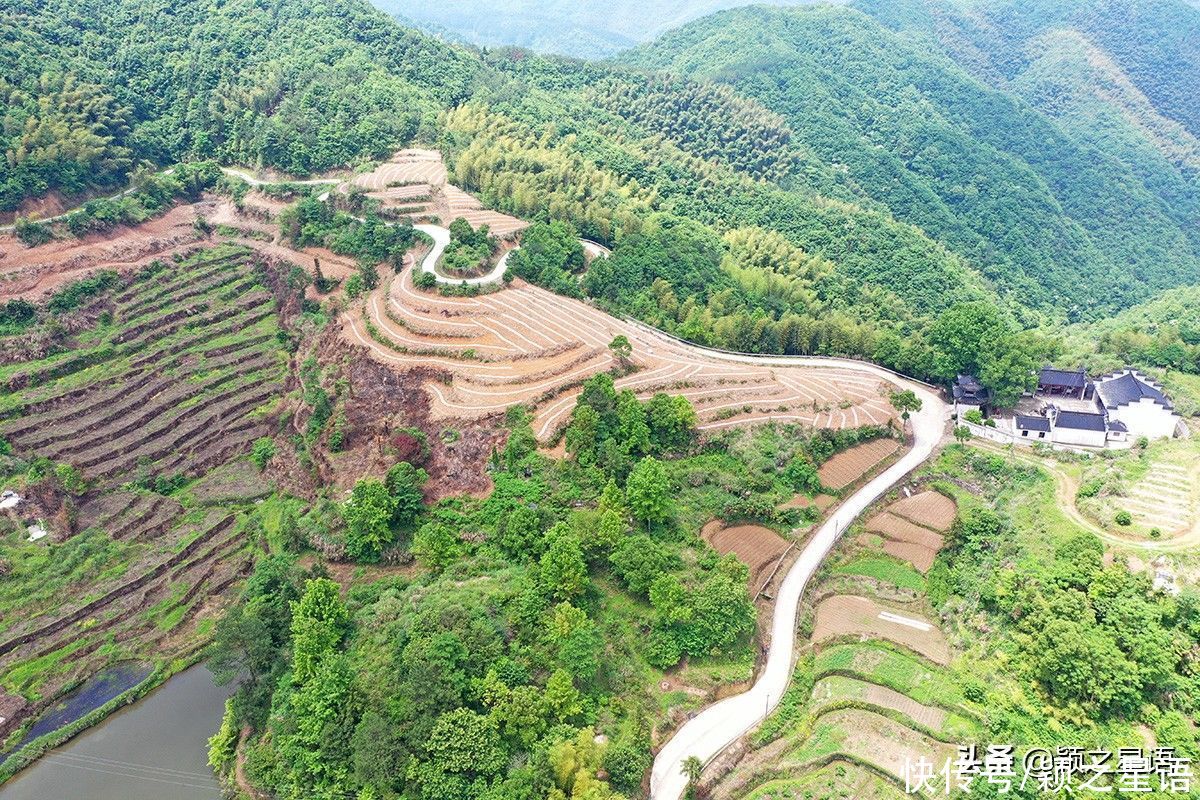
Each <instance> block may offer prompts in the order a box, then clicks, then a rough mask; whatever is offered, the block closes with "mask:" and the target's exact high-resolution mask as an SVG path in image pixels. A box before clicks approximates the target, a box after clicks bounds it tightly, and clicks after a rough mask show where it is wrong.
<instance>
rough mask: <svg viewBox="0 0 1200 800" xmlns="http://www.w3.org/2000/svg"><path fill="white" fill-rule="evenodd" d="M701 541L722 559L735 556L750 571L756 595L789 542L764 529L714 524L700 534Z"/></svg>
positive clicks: (752, 526)
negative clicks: (723, 556)
mask: <svg viewBox="0 0 1200 800" xmlns="http://www.w3.org/2000/svg"><path fill="white" fill-rule="evenodd" d="M700 535H701V537H703V539H704V541H706V542H708V543H709V544H710V545H711V546H712V548H713V549H714V550H716V551H717V552H718V553H720V554H721V555H727V554H729V553H733V554H734V555H735V556H737V557H738V559H739V560H740V561H741V562H742V563H744V564H745V565H746V566H748V567H750V576H749V577H750V591H751V592H755V591H757V590H758V589H759V588H760V587H761V586H762V584H763V583H764V582H765V581H766V579H767V578H768V576H770V574H771V571H772V570H774V569H775V566H776V565H777V564H778V563H779V557H780V556H782V555H783V554H784V552H785V551H787V549H788V541H787V540H786V539H784V538H783V537H782V536H780V535H779V534H778V533H776V532H775V531H773V530H771V529H770V528H764V527H762V526H761V525H735V526H733V527H731V528H725V527H722V526H721V523H720V522H719V521H717V520H713V521H712V522H709V523H708V524H707V525H705V526H704V528H703V529H701V531H700Z"/></svg>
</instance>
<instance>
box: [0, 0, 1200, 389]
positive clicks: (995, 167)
mask: <svg viewBox="0 0 1200 800" xmlns="http://www.w3.org/2000/svg"><path fill="white" fill-rule="evenodd" d="M1161 4H1162V5H1163V9H1164V13H1166V11H1169V12H1170V15H1171V18H1172V19H1174V20H1176V21H1177V23H1178V26H1177V27H1178V30H1180V31H1189V30H1195V27H1196V25H1197V20H1196V17H1200V12H1196V11H1195V10H1194V9H1192V8H1190V7H1177V6H1175V5H1172V4H1171V3H1170V0H1161ZM172 8H173V12H172V13H171V14H165V13H160V12H159V9H157V8H155V7H154V5H153V3H145V2H133V1H132V0H105V1H104V2H91V3H87V4H84V5H75V4H73V5H70V6H68V5H60V4H55V3H51V4H48V5H34V4H21V3H16V4H13V6H12V11H13V12H14V15H13V17H12V18H13V19H14V20H18V21H19V23H20V24H17V25H14V26H12V28H13V33H12V36H9V37H5V38H4V39H3V40H2V41H0V60H2V61H3V62H4V63H5V64H6V65H9V64H11V69H6V71H5V78H4V82H3V84H2V85H3V88H4V92H5V98H6V101H7V103H6V107H5V111H4V114H5V124H4V126H3V129H2V132H0V137H3V138H4V141H3V142H0V144H3V146H4V149H5V151H6V153H7V159H6V162H5V164H4V165H3V173H2V174H0V207H3V208H5V209H9V210H12V209H14V208H17V207H19V205H20V203H21V202H22V201H23V199H25V198H27V197H37V196H40V195H42V194H44V193H46V192H48V191H58V192H60V193H63V194H65V195H67V196H75V195H80V194H84V193H87V192H99V191H104V190H106V189H111V188H112V187H115V186H117V185H122V184H124V182H125V181H126V180H127V178H128V176H129V175H130V173H131V171H133V170H136V169H139V168H142V167H145V166H150V165H162V164H166V163H168V162H172V163H173V162H175V161H178V160H182V159H202V158H215V159H218V160H224V161H229V162H236V163H242V164H247V165H250V166H265V167H274V168H277V169H280V170H283V171H285V172H289V173H293V174H296V175H306V174H310V173H312V172H318V171H323V170H328V169H332V168H335V167H339V166H344V165H348V164H349V165H353V164H356V163H359V162H362V161H365V160H368V159H372V158H378V157H381V156H384V155H386V154H387V153H388V152H390V151H391V150H392V149H393V148H394V147H396V146H398V145H400V144H403V143H406V142H409V141H413V140H421V141H425V142H429V143H433V144H436V145H437V146H439V147H441V148H442V149H443V151H444V152H445V154H446V155H447V158H448V161H449V163H450V165H451V169H452V177H453V179H454V180H456V181H457V182H458V183H459V184H461V185H462V186H463V187H464V188H467V189H469V190H471V191H474V192H476V193H478V194H479V195H481V197H482V198H483V199H484V200H485V201H486V202H487V203H488V204H489V205H491V206H494V207H496V208H499V209H501V210H505V211H509V212H512V213H514V214H517V215H519V216H524V217H526V218H530V219H535V220H539V221H545V222H549V221H551V220H557V221H561V222H564V223H567V224H569V225H571V226H573V227H574V228H576V229H577V230H578V231H579V232H580V233H581V234H582V235H584V236H587V237H590V238H593V239H596V240H598V241H601V242H604V243H607V244H610V245H615V249H616V254H615V255H614V258H613V260H612V263H611V265H609V267H610V268H611V271H610V272H608V273H605V271H604V269H602V270H600V273H599V275H600V277H597V278H594V279H592V280H590V281H589V282H588V284H587V285H585V286H584V287H583V288H584V291H586V292H587V293H588V294H590V295H592V296H593V297H596V298H597V299H599V300H601V301H603V302H605V303H606V304H608V305H609V306H610V307H611V308H613V309H614V310H617V311H621V312H625V313H633V314H636V315H638V316H641V317H643V318H645V319H647V320H648V321H651V322H653V323H655V324H658V325H662V326H664V327H667V328H669V329H671V330H673V331H675V332H676V333H680V334H681V335H684V336H689V337H691V338H695V339H697V340H699V341H702V342H704V343H707V344H716V345H721V346H731V347H737V348H739V349H747V350H752V351H762V352H787V353H822V354H838V355H854V356H864V357H868V358H872V359H875V360H878V361H881V362H883V363H885V364H887V365H889V366H892V367H896V368H898V369H901V370H903V371H905V372H908V373H910V374H913V375H915V376H918V377H926V378H929V377H933V378H943V377H944V375H943V374H942V373H943V372H944V371H943V370H938V369H937V368H936V367H935V366H934V364H933V361H934V357H935V355H936V354H935V353H933V352H932V350H931V349H930V347H929V344H928V342H927V337H928V334H929V331H930V329H931V326H932V325H933V323H934V321H935V320H936V319H937V317H938V316H939V315H941V314H943V313H945V312H947V311H948V310H949V309H951V308H952V307H953V306H955V305H956V304H963V303H973V302H977V301H986V302H989V303H991V304H993V305H994V306H995V307H996V308H998V309H999V310H1000V313H1001V314H1002V316H1004V317H1006V318H1007V323H1006V324H1007V325H1009V326H1010V327H1012V328H1014V329H1030V328H1037V327H1043V326H1046V327H1049V328H1050V329H1053V328H1054V327H1056V326H1058V325H1060V324H1061V323H1062V322H1066V321H1088V320H1092V319H1097V318H1100V317H1102V316H1104V315H1106V314H1108V313H1110V312H1112V311H1114V310H1118V309H1121V308H1125V307H1128V306H1131V305H1133V304H1135V303H1138V302H1140V301H1142V300H1146V299H1148V298H1150V297H1151V296H1153V295H1154V294H1155V293H1157V292H1158V291H1161V290H1164V289H1170V288H1173V287H1175V286H1180V285H1188V284H1195V283H1197V280H1198V279H1200V256H1198V253H1200V226H1197V225H1195V224H1194V222H1195V219H1196V218H1197V214H1198V213H1200V178H1198V175H1200V173H1198V172H1197V170H1198V165H1200V146H1197V144H1196V138H1195V134H1194V132H1193V131H1192V130H1191V129H1190V127H1189V126H1190V125H1192V122H1191V121H1189V117H1188V114H1189V110H1188V109H1187V108H1184V107H1183V106H1182V105H1181V104H1180V103H1179V102H1176V100H1174V99H1172V98H1175V97H1176V94H1178V89H1177V88H1172V86H1175V83H1171V82H1170V81H1166V80H1159V79H1155V78H1154V77H1153V73H1154V68H1155V66H1156V65H1159V64H1160V62H1162V61H1163V60H1164V58H1165V56H1163V52H1164V51H1163V47H1162V45H1161V43H1158V42H1157V41H1156V40H1153V37H1152V36H1151V35H1150V33H1148V32H1147V31H1151V30H1153V27H1154V26H1153V25H1151V23H1150V22H1149V21H1148V20H1145V21H1143V22H1142V23H1141V24H1140V25H1139V26H1138V27H1137V29H1136V30H1133V31H1130V32H1129V33H1128V34H1127V35H1126V36H1125V37H1124V38H1120V39H1119V40H1114V39H1113V38H1112V35H1111V31H1110V27H1111V26H1106V25H1105V24H1104V20H1105V19H1107V18H1105V17H1104V16H1103V14H1104V13H1108V12H1103V13H1102V12H1100V11H1097V12H1096V13H1095V14H1091V15H1088V14H1084V13H1083V12H1082V11H1079V12H1078V13H1075V14H1074V15H1072V14H1065V15H1064V13H1060V12H1058V11H1055V10H1054V9H1052V8H1049V7H1046V8H1043V7H1041V6H1039V7H1038V12H1037V13H1036V14H1034V15H1032V16H1031V17H1030V18H1029V20H1028V24H1027V26H1026V27H1021V28H1020V29H1016V28H1015V27H1013V26H1015V25H1016V23H1013V22H1011V21H1009V22H1006V24H1007V25H1008V27H1005V26H1004V25H1001V24H1000V22H1002V21H1005V20H1010V19H1016V18H1017V16H1018V15H1008V16H1003V15H999V16H997V17H996V20H997V21H996V22H995V25H993V26H992V27H990V28H988V29H987V30H986V31H983V30H982V29H978V30H977V29H976V27H972V26H973V25H975V23H974V22H971V20H974V19H976V18H975V17H972V16H970V15H968V14H965V12H962V11H961V9H958V10H956V8H957V7H952V6H950V5H945V6H944V7H943V5H942V4H937V3H934V4H922V5H920V6H917V5H916V4H899V5H893V4H887V7H886V8H876V7H874V6H872V5H871V4H870V3H864V4H860V5H859V6H856V7H853V8H848V7H829V6H821V7H811V8H810V7H804V8H793V9H768V8H748V9H736V10H733V11H729V12H725V13H722V14H719V15H716V16H714V17H710V18H706V19H703V20H700V21H698V22H695V23H692V24H690V25H688V26H686V27H684V28H683V29H681V30H678V31H674V32H671V33H669V34H667V35H665V36H663V37H662V38H661V39H660V40H658V41H657V42H655V44H654V45H653V46H647V47H644V48H641V49H638V50H635V51H632V52H631V53H629V54H627V55H625V56H623V57H622V59H621V62H622V63H621V64H620V65H606V64H597V63H587V62H576V61H567V60H561V59H555V58H547V57H542V56H536V55H533V54H530V53H528V52H524V51H518V50H512V49H499V50H494V51H482V52H481V51H472V50H468V49H464V48H462V47H458V46H454V45H448V44H445V43H442V42H438V41H436V40H433V39H431V38H428V37H426V36H424V35H422V34H419V33H416V32H413V31H408V30H405V29H404V28H402V27H400V26H398V25H396V24H394V23H391V22H389V21H388V20H387V19H385V18H384V17H383V16H382V15H381V14H379V13H378V12H375V11H373V10H372V9H370V8H369V7H367V6H365V5H364V4H356V3H350V4H339V5H325V4H320V3H318V4H316V5H309V6H303V7H301V5H300V4H298V3H294V2H281V3H277V4H275V5H274V6H272V7H271V8H270V9H267V8H264V7H262V6H260V5H258V4H256V3H252V2H249V0H235V1H234V2H225V3H216V2H212V1H211V0H193V2H187V3H184V4H182V5H177V6H173V7H172ZM547 13H549V12H547ZM1129 13H1130V14H1134V13H1135V12H1134V11H1130V12H1129ZM1136 13H1142V12H1136ZM1097 15H1098V16H1097ZM952 23H953V24H952ZM1065 25H1075V27H1074V28H1061V27H1054V26H1065ZM231 32H233V33H235V34H236V35H233V36H230V34H231ZM1176 35H1177V32H1173V33H1172V36H1176ZM1178 35H1179V36H1182V41H1181V42H1180V53H1181V54H1182V57H1181V61H1180V63H1179V64H1174V63H1173V64H1172V65H1170V66H1169V68H1167V67H1164V70H1165V72H1164V74H1169V75H1174V76H1176V78H1177V81H1176V83H1179V84H1182V85H1184V86H1187V85H1192V86H1194V85H1195V80H1196V78H1195V76H1196V74H1197V72H1198V71H1197V70H1196V69H1194V68H1193V67H1194V66H1195V64H1194V62H1195V59H1194V55H1195V52H1194V51H1195V48H1194V45H1193V44H1192V42H1194V38H1195V37H1190V38H1189V37H1186V36H1183V35H1182V34H1178ZM931 45H933V46H931ZM1101 48H1107V49H1106V50H1102V49H1101ZM968 52H969V53H971V54H974V58H973V59H968V58H967V57H966V55H964V54H965V53H968ZM1097 53H1101V54H1103V55H1105V58H1099V57H1098V56H1097ZM46 65H53V66H54V69H52V70H48V69H46ZM645 69H653V70H668V71H669V73H670V74H663V73H657V74H655V75H653V76H651V77H650V78H649V79H648V78H647V76H646V75H644V74H643V73H642V70H645ZM1168 84H1170V85H1168ZM683 240H686V241H687V244H686V245H684V244H681V242H683ZM764 243H766V244H764ZM677 246H684V247H685V250H688V251H691V254H690V255H684V259H683V260H684V261H686V262H687V266H686V267H683V268H680V267H678V266H677V265H676V266H673V267H671V268H669V269H665V270H664V269H660V268H658V267H655V266H654V264H655V262H658V261H663V260H664V259H665V260H677V259H676V255H677V254H676V252H675V251H674V249H673V248H675V247H677ZM634 262H636V263H634ZM631 264H632V265H633V266H634V267H635V269H633V270H630V269H629V268H628V265H631ZM606 269H608V267H606ZM542 272H544V273H545V274H546V275H547V276H548V278H550V277H552V276H555V275H557V273H555V272H554V271H553V270H550V271H545V270H542ZM604 274H609V275H610V276H611V279H610V280H609V284H610V285H608V286H604V285H602V284H603V283H604V281H603V280H602V278H603V275H604ZM557 277H561V275H557ZM535 279H537V278H535ZM549 285H551V286H554V287H556V288H558V289H559V290H562V291H567V290H568V287H571V288H570V290H571V291H574V289H573V287H574V282H570V281H568V282H563V281H561V280H558V281H555V280H550V281H549ZM796 330H800V331H801V332H802V333H801V334H800V335H797V334H796V333H795V331H796ZM1040 341H1041V343H1042V345H1040V347H1041V349H1040V350H1039V351H1038V352H1036V353H1033V355H1034V356H1036V357H1037V358H1051V357H1054V356H1055V355H1056V353H1055V348H1054V347H1050V346H1046V343H1047V342H1051V341H1052V338H1043V339H1042V340H1040ZM1022 357H1023V356H1022ZM1189 362H1190V363H1189V365H1188V366H1185V367H1183V368H1184V369H1189V370H1190V369H1194V366H1195V365H1194V360H1192V359H1189Z"/></svg>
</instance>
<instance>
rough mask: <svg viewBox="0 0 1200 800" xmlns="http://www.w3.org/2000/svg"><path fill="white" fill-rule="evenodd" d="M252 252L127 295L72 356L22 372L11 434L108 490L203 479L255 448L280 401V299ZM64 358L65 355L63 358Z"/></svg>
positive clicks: (19, 444) (162, 274)
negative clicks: (260, 411)
mask: <svg viewBox="0 0 1200 800" xmlns="http://www.w3.org/2000/svg"><path fill="white" fill-rule="evenodd" d="M249 256H250V254H249V251H247V250H245V249H243V248H237V247H226V248H217V249H215V250H212V251H208V252H207V253H205V254H202V255H201V256H198V257H196V258H194V259H192V260H191V261H189V262H187V263H186V264H185V265H184V266H183V267H182V268H181V269H165V268H164V269H162V270H161V271H159V272H157V273H156V274H154V275H153V276H150V277H148V278H146V279H145V280H142V281H139V283H138V288H137V289H136V290H135V291H129V292H126V293H124V294H121V295H118V297H117V298H115V314H114V316H115V318H116V319H117V320H118V322H117V323H116V324H115V325H114V326H113V327H111V328H109V329H100V330H99V331H94V332H89V333H88V334H87V335H81V336H80V337H79V342H78V345H79V346H78V347H77V348H76V349H74V350H73V351H72V352H71V354H70V358H68V359H65V360H62V359H58V360H49V363H46V362H45V361H43V362H32V363H20V364H16V365H11V366H10V367H8V368H6V369H7V371H8V375H7V376H6V377H7V383H8V386H9V387H10V388H17V387H20V388H19V389H18V390H17V391H13V392H11V393H9V394H7V395H6V396H4V397H3V398H0V420H2V421H0V436H3V437H4V438H6V439H7V440H8V441H9V442H10V443H12V445H13V446H14V447H15V448H17V449H18V451H23V452H33V453H36V454H37V455H39V456H44V457H47V458H51V459H53V460H55V461H58V462H60V463H67V464H71V465H72V466H74V467H76V468H78V469H79V470H80V472H81V473H82V474H83V476H84V477H85V478H87V479H89V480H94V481H96V482H97V483H98V485H99V486H113V485H116V484H118V483H122V482H125V481H128V480H130V479H131V478H133V477H138V476H137V475H135V474H134V473H135V471H137V470H141V471H142V472H143V473H147V472H148V474H149V475H150V476H151V477H156V476H163V477H169V476H173V475H177V474H182V475H184V476H187V477H196V476H198V475H199V474H201V473H203V472H204V471H205V470H206V469H208V468H209V467H212V466H215V465H216V464H219V463H222V462H224V461H225V460H226V459H227V457H228V456H229V455H231V454H232V453H235V452H237V451H239V450H243V449H245V448H248V445H249V442H250V441H252V440H253V439H255V438H257V437H259V436H261V435H263V433H264V430H265V424H264V423H261V422H256V421H255V420H254V419H253V418H252V416H251V415H250V413H249V412H251V411H253V410H254V409H255V408H256V407H258V406H260V405H263V404H264V403H265V402H267V401H268V400H270V399H271V398H273V397H275V396H277V395H278V393H279V392H280V391H281V389H282V381H283V374H284V363H283V361H282V359H281V356H280V353H279V351H278V350H277V348H276V343H275V339H274V333H275V330H276V328H277V326H276V322H275V318H274V313H275V312H274V298H273V296H272V295H271V293H270V291H269V290H267V289H266V288H265V287H264V286H263V285H262V284H261V283H260V281H259V278H258V277H256V275H255V274H254V271H253V268H252V267H251V265H250V258H249ZM52 359H53V357H52Z"/></svg>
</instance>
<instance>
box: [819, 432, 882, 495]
mask: <svg viewBox="0 0 1200 800" xmlns="http://www.w3.org/2000/svg"><path fill="white" fill-rule="evenodd" d="M899 449H900V443H899V442H898V441H896V440H895V439H875V440H873V441H870V442H864V443H862V444H857V445H855V446H854V447H851V448H850V449H849V450H844V451H842V452H841V453H838V454H837V455H835V456H834V457H833V458H831V459H829V460H828V461H826V462H825V463H824V464H822V465H821V468H820V469H819V470H818V471H817V473H818V474H819V475H820V476H821V485H822V486H826V487H828V488H830V489H844V488H846V487H847V486H849V485H850V484H852V483H854V482H855V481H857V480H859V479H860V478H863V477H864V476H866V475H868V474H869V473H870V472H871V471H872V470H873V469H874V468H875V467H876V466H877V465H878V464H879V463H880V462H882V461H883V460H884V459H885V458H887V457H888V456H891V455H892V454H893V453H895V452H896V451H897V450H899Z"/></svg>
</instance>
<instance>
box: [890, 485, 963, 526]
mask: <svg viewBox="0 0 1200 800" xmlns="http://www.w3.org/2000/svg"><path fill="white" fill-rule="evenodd" d="M888 511H890V512H891V513H892V514H895V515H897V516H900V517H904V518H905V519H907V520H910V521H912V522H915V523H916V524H918V525H923V526H924V527H926V528H932V529H933V530H935V531H941V532H942V533H945V532H946V531H948V530H950V526H951V525H953V524H954V517H955V515H956V514H957V513H958V509H956V508H955V506H954V501H953V500H951V499H950V498H949V497H946V495H944V494H942V493H941V492H935V491H933V490H927V491H924V492H919V493H917V494H914V495H912V496H911V497H905V498H903V499H901V500H897V501H896V502H894V503H892V504H891V505H890V506H888Z"/></svg>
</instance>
